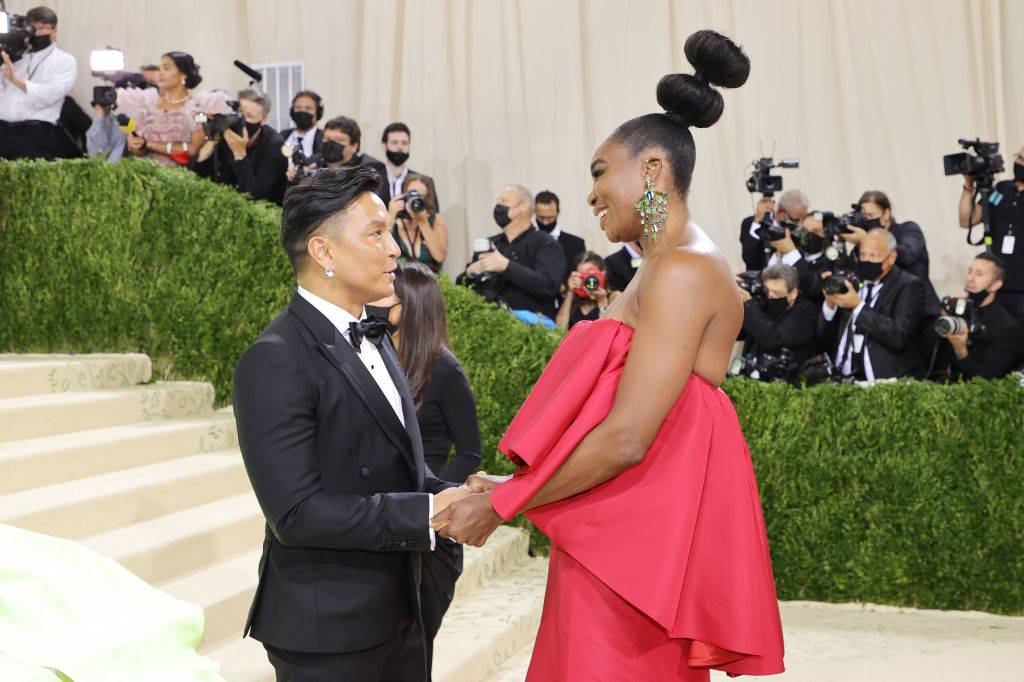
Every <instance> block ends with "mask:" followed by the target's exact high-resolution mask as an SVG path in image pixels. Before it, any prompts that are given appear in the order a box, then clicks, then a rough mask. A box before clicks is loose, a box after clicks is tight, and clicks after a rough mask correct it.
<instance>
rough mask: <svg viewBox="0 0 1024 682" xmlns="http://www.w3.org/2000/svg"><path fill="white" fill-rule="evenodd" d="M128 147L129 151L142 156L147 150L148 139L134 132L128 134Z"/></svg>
mask: <svg viewBox="0 0 1024 682" xmlns="http://www.w3.org/2000/svg"><path fill="white" fill-rule="evenodd" d="M127 147H128V153H130V154H135V155H136V156H142V155H143V154H144V153H145V151H146V139H145V138H144V137H140V136H139V135H137V134H136V133H132V134H130V135H129V136H128V141H127Z"/></svg>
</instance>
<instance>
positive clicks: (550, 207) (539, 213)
mask: <svg viewBox="0 0 1024 682" xmlns="http://www.w3.org/2000/svg"><path fill="white" fill-rule="evenodd" d="M533 203H534V224H535V225H536V226H537V229H538V230H540V231H541V232H547V233H548V234H550V235H551V236H552V237H554V238H555V239H557V240H558V244H559V245H560V246H561V247H562V253H564V254H565V276H564V277H562V282H563V284H562V288H561V290H560V291H559V293H558V301H557V303H558V307H559V308H560V307H562V301H563V300H564V299H565V294H566V289H565V284H564V282H565V281H566V280H567V279H568V278H569V275H570V274H571V273H572V271H573V268H575V267H576V266H577V265H579V260H580V258H582V257H583V254H584V252H585V251H586V250H587V245H586V242H584V241H583V238H582V237H577V236H576V235H574V234H569V233H568V232H566V231H565V230H563V229H562V226H561V225H559V224H558V216H559V214H560V213H561V209H562V206H561V202H559V200H558V195H557V194H555V193H554V192H552V191H550V190H544V191H543V192H540V193H538V194H537V196H536V197H535V198H534V200H533Z"/></svg>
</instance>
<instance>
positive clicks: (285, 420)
mask: <svg viewBox="0 0 1024 682" xmlns="http://www.w3.org/2000/svg"><path fill="white" fill-rule="evenodd" d="M378 181H379V178H378V177H377V175H376V172H375V171H373V170H372V169H370V168H368V167H365V166H354V167H348V168H343V169H337V170H330V169H329V170H325V171H322V172H321V173H319V174H317V175H316V176H314V177H313V178H311V179H309V180H307V181H306V182H304V183H302V184H300V185H297V186H296V187H293V188H292V189H291V190H290V191H289V192H288V195H287V198H286V199H285V204H284V210H283V212H282V217H281V223H282V242H283V245H284V248H285V251H286V252H287V253H288V257H289V259H290V260H291V263H292V267H293V269H294V271H295V275H296V279H297V280H298V291H297V292H296V294H295V296H294V297H293V298H292V301H291V303H290V304H289V305H288V307H287V308H286V309H285V310H284V311H283V312H282V313H281V314H280V315H279V316H278V317H277V318H276V319H275V320H274V321H273V322H271V323H270V324H269V325H268V326H267V328H266V329H264V331H263V333H262V334H261V335H260V337H259V338H258V339H257V340H256V342H255V343H253V345H252V346H250V347H249V349H248V350H247V351H246V352H245V354H244V355H243V356H242V359H241V360H240V361H239V363H238V367H237V368H236V370H235V382H234V406H235V416H236V419H237V421H238V438H239V444H240V447H241V450H242V458H243V460H244V462H245V467H246V471H247V472H248V474H249V479H250V481H251V482H252V486H253V490H254V491H255V492H256V497H257V499H258V500H259V503H260V507H261V508H262V509H263V513H264V515H265V516H266V521H267V525H266V539H265V541H264V544H263V556H262V558H261V559H260V565H259V575H260V578H259V587H258V589H257V591H256V596H255V598H254V600H253V604H252V608H251V610H250V612H249V618H248V621H247V623H246V628H245V634H247V635H248V634H252V636H253V637H254V638H255V639H257V640H259V641H261V642H262V643H263V645H264V647H265V648H266V650H267V654H268V657H269V659H270V662H271V663H272V664H273V666H274V668H275V670H276V671H277V679H278V680H279V681H284V680H288V681H299V680H301V681H307V680H309V681H317V682H318V681H320V680H323V681H327V680H332V681H334V680H361V681H362V680H366V681H373V682H408V681H410V680H414V681H416V680H420V681H422V680H426V679H428V674H429V672H428V670H427V666H426V658H425V653H424V640H423V633H422V627H421V616H420V602H419V596H418V595H419V579H420V565H421V555H420V553H421V552H428V551H432V550H433V547H434V541H435V538H434V532H433V530H432V529H431V528H430V524H429V521H430V518H431V516H432V514H434V513H436V512H437V510H438V509H443V508H444V507H446V506H447V505H448V504H449V503H450V502H451V501H452V500H454V499H457V498H459V497H460V496H462V495H464V494H467V493H468V490H467V489H465V488H460V487H453V486H452V484H449V483H444V482H442V481H439V480H438V479H436V478H435V477H434V476H433V475H432V474H431V472H430V470H429V469H428V468H427V467H426V466H425V465H424V462H423V446H422V443H421V442H420V432H419V428H418V426H417V420H416V409H415V407H414V405H413V402H412V397H411V394H410V392H409V386H408V384H407V382H406V379H405V375H404V374H403V372H402V369H401V367H400V366H399V364H398V361H397V358H396V356H395V350H394V348H393V347H392V345H391V343H390V340H389V339H388V337H387V336H386V334H385V324H384V322H383V321H380V320H373V319H367V318H366V316H365V313H364V306H365V304H367V303H368V302H370V301H374V300H377V299H381V298H384V297H386V296H390V295H392V294H393V292H394V287H393V282H394V277H395V275H394V271H395V269H396V267H397V263H396V261H395V257H396V256H397V255H398V253H399V249H398V245H397V244H396V243H395V241H394V239H392V238H391V236H390V231H389V228H390V225H388V214H387V211H386V210H385V208H384V204H383V202H381V200H380V198H379V197H377V196H376V195H375V194H374V192H375V190H376V189H377V185H378Z"/></svg>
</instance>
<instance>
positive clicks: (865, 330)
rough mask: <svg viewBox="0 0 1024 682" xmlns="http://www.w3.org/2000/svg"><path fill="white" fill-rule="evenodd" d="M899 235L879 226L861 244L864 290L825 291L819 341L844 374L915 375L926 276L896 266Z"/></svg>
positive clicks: (863, 377)
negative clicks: (916, 339)
mask: <svg viewBox="0 0 1024 682" xmlns="http://www.w3.org/2000/svg"><path fill="white" fill-rule="evenodd" d="M896 247H897V243H896V237H895V236H893V234H892V232H890V231H888V230H886V229H884V228H875V229H873V230H871V231H870V232H868V233H867V235H865V237H864V239H863V240H861V243H860V254H859V257H860V261H859V263H858V274H859V276H860V280H861V282H862V283H863V285H862V286H861V288H860V291H858V290H856V289H854V288H853V286H852V285H851V284H850V282H849V281H847V282H846V291H844V292H842V293H838V294H827V293H826V295H825V301H824V303H822V306H821V314H820V315H819V316H818V336H819V340H820V341H821V342H822V343H823V344H825V345H826V347H828V348H830V349H832V355H833V358H834V361H835V364H836V367H838V368H839V371H840V374H841V376H843V377H844V378H847V379H855V380H858V381H875V380H877V379H888V378H893V377H901V376H906V375H908V374H911V373H912V372H913V371H914V370H915V369H917V367H918V364H919V362H920V355H919V354H918V352H917V346H916V344H915V343H914V340H915V335H916V334H917V332H918V329H919V327H920V324H921V320H922V319H923V316H924V311H925V300H926V291H927V287H926V285H925V282H924V281H923V280H920V279H918V278H917V277H914V276H913V275H911V274H910V273H908V272H905V271H903V270H901V269H900V268H898V267H897V266H896V257H897V251H896Z"/></svg>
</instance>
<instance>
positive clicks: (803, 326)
mask: <svg viewBox="0 0 1024 682" xmlns="http://www.w3.org/2000/svg"><path fill="white" fill-rule="evenodd" d="M817 315H818V312H817V309H816V308H815V307H814V305H813V304H812V303H810V302H809V301H806V300H804V299H803V298H802V297H798V298H797V299H796V301H794V302H793V305H792V306H790V307H789V308H787V309H786V310H785V311H784V312H783V313H782V314H781V315H779V316H778V318H776V319H774V320H773V319H771V318H770V317H768V315H766V314H765V312H764V311H763V310H762V309H761V306H760V305H759V304H758V302H757V300H755V299H751V300H749V301H747V302H746V303H744V304H743V334H742V335H743V337H744V338H746V340H747V347H746V349H745V354H746V355H749V356H754V355H760V354H762V353H772V354H777V353H779V352H781V351H782V349H783V348H788V349H789V350H790V351H791V352H792V353H793V360H794V362H797V363H802V362H803V361H804V360H806V359H807V358H809V357H810V356H811V354H812V352H813V350H814V330H815V321H816V319H817Z"/></svg>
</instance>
